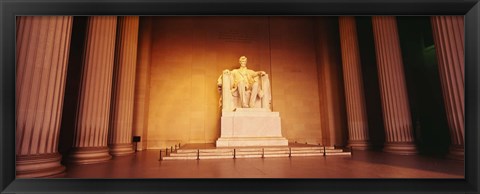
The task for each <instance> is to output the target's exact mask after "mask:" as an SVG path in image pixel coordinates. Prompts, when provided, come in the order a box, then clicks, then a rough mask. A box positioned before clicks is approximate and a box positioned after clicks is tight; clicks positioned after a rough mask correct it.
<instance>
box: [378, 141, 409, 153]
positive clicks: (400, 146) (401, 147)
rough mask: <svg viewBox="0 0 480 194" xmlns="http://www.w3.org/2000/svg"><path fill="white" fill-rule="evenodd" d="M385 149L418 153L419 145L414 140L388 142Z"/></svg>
mask: <svg viewBox="0 0 480 194" xmlns="http://www.w3.org/2000/svg"><path fill="white" fill-rule="evenodd" d="M383 151H384V152H387V153H392V154H400V155H414V154H418V149H417V146H416V145H415V144H414V143H413V142H398V143H394V142H387V143H385V145H384V147H383Z"/></svg>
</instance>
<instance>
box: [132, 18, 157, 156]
mask: <svg viewBox="0 0 480 194" xmlns="http://www.w3.org/2000/svg"><path fill="white" fill-rule="evenodd" d="M152 27H153V25H152V17H151V16H147V17H144V16H142V17H141V18H140V24H139V32H138V33H139V35H138V50H137V52H138V54H137V56H138V57H137V70H136V72H135V73H136V75H135V104H134V106H133V130H134V131H133V133H134V135H135V136H140V137H141V141H140V142H139V143H138V145H137V146H138V147H137V150H143V149H145V148H146V147H147V144H146V142H147V132H148V131H147V126H148V110H149V108H148V104H149V103H148V102H149V100H148V99H149V97H148V96H149V93H150V56H151V47H152Z"/></svg>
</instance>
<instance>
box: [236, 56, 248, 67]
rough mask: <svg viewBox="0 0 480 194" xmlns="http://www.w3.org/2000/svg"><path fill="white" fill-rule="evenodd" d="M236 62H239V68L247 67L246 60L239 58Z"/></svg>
mask: <svg viewBox="0 0 480 194" xmlns="http://www.w3.org/2000/svg"><path fill="white" fill-rule="evenodd" d="M238 62H240V66H241V67H246V66H247V58H240V59H239V60H238Z"/></svg>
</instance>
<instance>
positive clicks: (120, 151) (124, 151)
mask: <svg viewBox="0 0 480 194" xmlns="http://www.w3.org/2000/svg"><path fill="white" fill-rule="evenodd" d="M108 147H110V154H111V155H113V156H126V155H130V154H133V153H134V152H135V150H133V144H131V143H126V144H111V145H108Z"/></svg>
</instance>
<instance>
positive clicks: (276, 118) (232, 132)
mask: <svg viewBox="0 0 480 194" xmlns="http://www.w3.org/2000/svg"><path fill="white" fill-rule="evenodd" d="M216 146H217V147H244V146H288V140H287V139H285V138H284V137H282V127H281V124H280V114H279V113H278V112H270V110H268V109H263V108H237V109H236V110H235V111H234V112H222V118H221V136H220V138H218V140H217V143H216Z"/></svg>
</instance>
